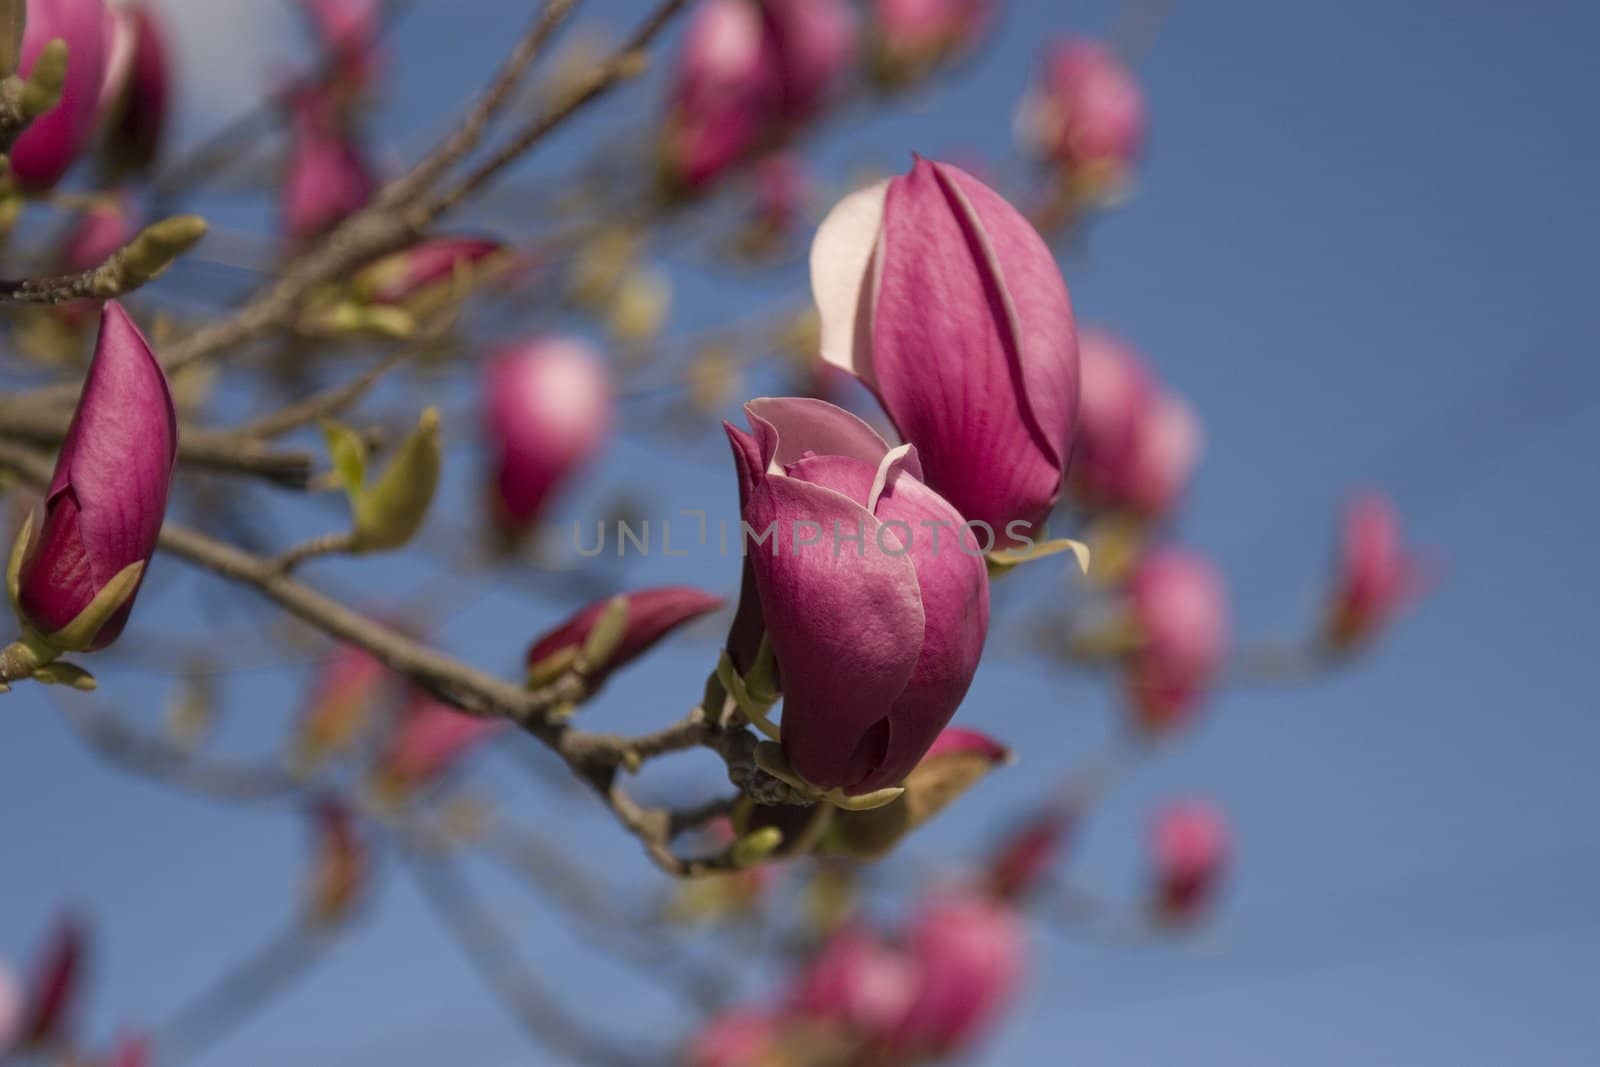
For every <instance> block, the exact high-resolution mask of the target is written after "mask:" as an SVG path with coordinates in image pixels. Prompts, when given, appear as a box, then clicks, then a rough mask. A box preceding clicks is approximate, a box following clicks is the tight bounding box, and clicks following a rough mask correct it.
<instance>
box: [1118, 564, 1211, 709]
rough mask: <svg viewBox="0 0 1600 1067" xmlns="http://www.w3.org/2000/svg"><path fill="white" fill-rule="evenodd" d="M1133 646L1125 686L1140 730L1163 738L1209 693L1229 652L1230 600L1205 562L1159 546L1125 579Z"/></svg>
mask: <svg viewBox="0 0 1600 1067" xmlns="http://www.w3.org/2000/svg"><path fill="white" fill-rule="evenodd" d="M1128 607H1129V611H1130V614H1131V618H1132V621H1133V625H1134V628H1135V630H1136V631H1137V634H1138V648H1137V649H1136V650H1135V651H1134V652H1133V654H1132V656H1131V657H1130V658H1129V661H1128V665H1127V688H1128V695H1129V699H1130V700H1131V702H1132V704H1133V707H1134V712H1135V715H1136V717H1137V718H1138V720H1139V725H1140V726H1141V727H1142V728H1143V729H1144V730H1146V731H1147V732H1148V733H1150V734H1161V733H1165V732H1166V731H1168V730H1171V729H1173V728H1174V727H1176V726H1178V725H1180V724H1181V723H1182V722H1183V721H1184V720H1186V719H1187V718H1188V717H1189V716H1190V714H1191V713H1192V712H1193V711H1194V710H1195V709H1196V707H1197V706H1198V705H1199V704H1200V702H1201V701H1202V700H1204V699H1205V697H1206V696H1207V694H1208V693H1209V692H1210V689H1211V686H1212V684H1213V683H1214V681H1215V680H1216V676H1217V673H1218V671H1219V670H1220V669H1221V667H1222V663H1223V659H1224V657H1225V656H1226V655H1227V651H1228V600H1227V590H1226V589H1225V588H1224V586H1223V582H1222V576H1221V575H1220V574H1219V573H1217V569H1216V567H1214V566H1213V565H1212V563H1211V561H1210V560H1207V559H1205V558H1203V557H1201V556H1198V555H1195V554H1193V553H1191V552H1186V551H1184V550H1182V549H1177V548H1163V549H1158V550H1157V551H1155V552H1152V553H1151V554H1150V555H1148V556H1146V557H1145V558H1144V559H1142V560H1140V561H1139V564H1138V566H1137V567H1136V568H1135V569H1134V572H1133V575H1132V576H1131V577H1130V578H1129V581H1128Z"/></svg>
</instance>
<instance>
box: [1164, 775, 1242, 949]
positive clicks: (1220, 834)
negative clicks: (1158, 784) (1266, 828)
mask: <svg viewBox="0 0 1600 1067" xmlns="http://www.w3.org/2000/svg"><path fill="white" fill-rule="evenodd" d="M1228 851H1229V846H1228V824H1227V822H1226V820H1224V819H1223V817H1222V813H1221V812H1219V811H1218V810H1217V809H1216V808H1214V807H1212V806H1211V805H1210V804H1207V803H1205V802H1204V801H1198V800H1186V801H1176V802H1173V803H1171V804H1168V805H1167V806H1166V807H1165V808H1163V809H1162V810H1161V811H1160V812H1159V813H1158V814H1157V816H1156V820H1155V823H1154V824H1153V826H1152V828H1151V834H1150V858H1151V867H1152V870H1151V880H1152V883H1153V891H1154V894H1155V900H1154V908H1155V910H1156V913H1157V915H1158V916H1160V917H1161V918H1163V919H1166V920H1168V921H1172V922H1183V921H1192V920H1193V919H1195V918H1198V917H1199V916H1200V914H1201V913H1203V912H1204V911H1205V910H1206V908H1208V907H1209V906H1210V904H1211V901H1212V899H1213V898H1214V897H1215V895H1216V890H1217V883H1218V882H1219V881H1220V880H1221V878H1222V874H1223V871H1224V869H1225V868H1226V867H1227V864H1228Z"/></svg>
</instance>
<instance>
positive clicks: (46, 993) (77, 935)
mask: <svg viewBox="0 0 1600 1067" xmlns="http://www.w3.org/2000/svg"><path fill="white" fill-rule="evenodd" d="M88 941H89V936H88V932H87V931H86V930H85V929H84V926H83V924H82V923H80V922H79V921H78V920H77V919H75V918H73V917H71V916H63V917H62V918H60V919H58V920H57V921H56V926H55V930H54V931H53V932H52V933H51V935H50V941H49V943H48V944H47V945H46V946H45V950H44V954H43V955H41V956H40V957H38V959H37V960H36V961H35V963H34V966H33V971H32V975H31V979H30V981H29V984H28V992H27V1010H26V1011H25V1013H24V1016H23V1018H24V1022H23V1025H22V1029H21V1033H20V1037H21V1041H22V1046H23V1047H24V1048H28V1047H32V1048H41V1047H44V1046H48V1045H52V1044H55V1043H56V1042H58V1041H61V1040H63V1039H65V1038H66V1037H67V1035H68V1034H70V1032H71V1030H72V1026H73V1016H74V1015H75V1014H76V1013H77V1008H78V997H79V991H80V988H81V986H82V984H83V968H84V959H85V957H86V956H87V955H88Z"/></svg>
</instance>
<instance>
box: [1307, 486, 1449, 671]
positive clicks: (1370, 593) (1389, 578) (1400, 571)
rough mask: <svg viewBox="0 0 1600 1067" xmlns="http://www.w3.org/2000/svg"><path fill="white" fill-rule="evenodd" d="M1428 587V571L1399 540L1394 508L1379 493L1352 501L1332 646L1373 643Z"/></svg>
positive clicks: (1333, 608) (1337, 579) (1342, 541)
mask: <svg viewBox="0 0 1600 1067" xmlns="http://www.w3.org/2000/svg"><path fill="white" fill-rule="evenodd" d="M1427 586H1428V577H1427V573H1426V567H1425V565H1424V564H1423V562H1422V561H1421V560H1419V559H1418V558H1417V557H1416V556H1415V555H1413V554H1412V553H1411V552H1409V551H1408V550H1407V549H1406V547H1405V544H1404V541H1403V539H1402V537H1401V532H1400V519H1399V516H1398V515H1397V514H1396V512H1395V507H1394V502H1393V501H1392V500H1390V499H1389V498H1388V497H1387V496H1385V495H1384V494H1382V493H1380V492H1377V491H1375V490H1368V491H1366V492H1362V493H1359V494H1357V495H1356V496H1355V497H1353V498H1352V499H1351V500H1350V502H1349V504H1348V505H1347V506H1346V507H1345V511H1344V518H1343V522H1342V524H1341V526H1340V529H1339V554H1338V561H1337V565H1336V570H1335V573H1334V579H1333V596H1332V602H1331V604H1330V607H1329V611H1328V630H1327V639H1328V641H1329V643H1330V644H1332V645H1333V646H1334V647H1335V648H1339V649H1349V648H1353V647H1355V646H1357V645H1359V644H1362V643H1363V642H1365V641H1368V640H1370V639H1371V638H1372V637H1374V636H1376V635H1377V634H1378V633H1379V632H1380V631H1382V630H1383V628H1384V627H1385V626H1387V625H1388V624H1389V622H1390V621H1391V620H1392V619H1393V618H1394V616H1395V615H1396V614H1398V613H1399V612H1400V611H1401V610H1403V609H1404V608H1405V607H1406V606H1407V605H1409V604H1410V603H1411V602H1412V601H1413V600H1415V599H1416V598H1417V597H1418V596H1419V595H1420V594H1421V593H1422V592H1424V591H1425V590H1426V588H1427Z"/></svg>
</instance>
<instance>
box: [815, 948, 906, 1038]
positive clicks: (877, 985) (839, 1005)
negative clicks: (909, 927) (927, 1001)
mask: <svg viewBox="0 0 1600 1067" xmlns="http://www.w3.org/2000/svg"><path fill="white" fill-rule="evenodd" d="M918 977H919V976H918V972H917V968H916V967H915V966H914V965H913V963H912V961H911V960H910V959H909V958H907V957H906V955H905V954H903V953H902V952H900V951H899V950H897V949H894V948H891V947H890V946H888V945H886V944H884V943H883V942H881V941H879V940H878V939H877V938H876V937H874V936H873V935H872V933H871V932H870V931H868V930H866V929H863V928H861V927H857V926H847V927H845V928H844V929H842V930H839V931H838V932H837V933H835V934H833V935H832V936H831V937H829V938H828V940H827V941H826V942H825V943H824V944H823V946H822V948H821V949H820V950H819V951H818V952H817V954H816V955H815V956H813V957H812V958H811V960H810V962H808V963H807V964H806V966H805V967H804V968H803V969H802V970H801V971H800V973H799V975H798V976H796V978H795V980H794V985H793V987H792V988H791V989H790V990H789V994H788V996H787V997H786V998H785V1006H786V1009H787V1011H788V1012H789V1013H791V1014H793V1015H797V1016H799V1017H801V1018H804V1019H806V1020H807V1021H809V1022H812V1023H820V1024H824V1025H827V1026H832V1027H837V1028H839V1029H840V1030H842V1031H844V1033H845V1034H847V1035H849V1036H850V1037H852V1038H853V1039H854V1040H856V1041H859V1042H863V1043H869V1044H871V1043H876V1042H879V1041H882V1040H883V1039H885V1038H887V1037H888V1036H889V1035H891V1034H892V1033H894V1032H895V1031H896V1030H897V1029H898V1028H899V1026H900V1024H901V1021H902V1020H903V1019H904V1018H905V1015H906V1011H907V1010H908V1009H909V1008H910V1007H911V1003H912V1000H913V998H915V997H916V995H917V991H918Z"/></svg>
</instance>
